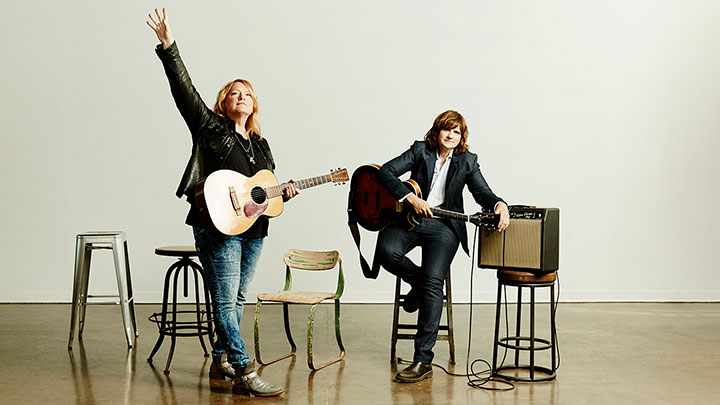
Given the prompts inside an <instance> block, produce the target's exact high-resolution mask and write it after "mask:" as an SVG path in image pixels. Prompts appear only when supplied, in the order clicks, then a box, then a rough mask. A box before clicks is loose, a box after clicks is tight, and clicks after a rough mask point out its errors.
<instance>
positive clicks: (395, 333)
mask: <svg viewBox="0 0 720 405" xmlns="http://www.w3.org/2000/svg"><path fill="white" fill-rule="evenodd" d="M451 272H452V271H448V273H447V277H446V278H445V295H443V300H444V303H443V305H444V306H445V309H446V311H447V312H446V315H447V321H446V323H445V324H442V323H441V324H440V331H439V332H438V337H437V340H447V342H448V345H449V347H450V364H455V332H454V329H453V312H452V283H451V282H450V273H451ZM400 284H401V283H400V277H398V278H397V281H396V282H395V305H394V307H393V327H392V337H391V341H390V363H392V364H396V363H397V355H396V353H397V350H396V346H397V341H398V340H400V339H410V340H412V339H415V333H399V330H401V329H407V330H412V331H417V323H415V324H407V323H399V320H400V304H401V299H402V300H404V299H405V297H406V294H400ZM442 331H446V332H445V333H440V332H442Z"/></svg>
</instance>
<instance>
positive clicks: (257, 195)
mask: <svg viewBox="0 0 720 405" xmlns="http://www.w3.org/2000/svg"><path fill="white" fill-rule="evenodd" d="M250 198H252V200H253V202H254V203H255V204H262V203H264V202H265V200H267V194H265V190H264V189H263V188H262V187H253V189H252V190H250Z"/></svg>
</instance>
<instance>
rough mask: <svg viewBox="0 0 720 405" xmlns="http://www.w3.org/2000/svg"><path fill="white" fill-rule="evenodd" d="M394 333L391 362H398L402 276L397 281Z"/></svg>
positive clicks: (391, 340)
mask: <svg viewBox="0 0 720 405" xmlns="http://www.w3.org/2000/svg"><path fill="white" fill-rule="evenodd" d="M394 302H395V304H394V305H393V324H392V335H391V338H390V364H393V365H394V364H397V341H398V337H397V336H398V322H399V321H400V277H398V278H397V280H396V281H395V300H394Z"/></svg>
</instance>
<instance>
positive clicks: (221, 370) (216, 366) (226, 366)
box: [208, 353, 235, 380]
mask: <svg viewBox="0 0 720 405" xmlns="http://www.w3.org/2000/svg"><path fill="white" fill-rule="evenodd" d="M208 374H209V375H210V379H211V380H224V379H225V377H227V378H229V379H231V380H232V379H233V378H235V370H234V369H233V367H232V365H231V364H230V363H228V362H227V361H224V360H223V355H222V354H214V353H213V355H212V364H210V372H209V373H208Z"/></svg>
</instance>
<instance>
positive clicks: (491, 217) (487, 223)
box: [470, 212, 500, 231]
mask: <svg viewBox="0 0 720 405" xmlns="http://www.w3.org/2000/svg"><path fill="white" fill-rule="evenodd" d="M470 222H471V223H473V224H474V225H477V226H479V227H481V228H483V229H488V230H493V231H494V230H496V229H497V228H498V224H499V223H500V214H495V213H493V212H478V213H475V214H473V215H470Z"/></svg>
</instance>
